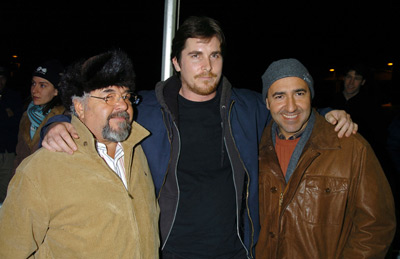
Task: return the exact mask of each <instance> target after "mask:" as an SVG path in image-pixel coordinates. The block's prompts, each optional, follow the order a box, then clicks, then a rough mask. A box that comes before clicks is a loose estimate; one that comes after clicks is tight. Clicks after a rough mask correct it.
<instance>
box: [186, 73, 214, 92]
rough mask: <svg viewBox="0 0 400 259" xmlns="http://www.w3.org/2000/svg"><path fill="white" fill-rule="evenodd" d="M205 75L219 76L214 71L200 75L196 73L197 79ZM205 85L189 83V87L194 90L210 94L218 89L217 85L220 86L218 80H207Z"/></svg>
mask: <svg viewBox="0 0 400 259" xmlns="http://www.w3.org/2000/svg"><path fill="white" fill-rule="evenodd" d="M203 76H207V77H211V78H217V75H216V74H214V73H211V72H210V73H204V74H200V75H196V76H195V79H197V78H199V77H203ZM203 83H204V86H198V85H197V84H194V85H188V88H189V89H190V90H191V91H192V92H193V93H196V94H198V95H209V94H212V93H214V92H215V91H216V90H217V86H218V83H219V82H218V80H215V81H210V82H208V81H205V82H203Z"/></svg>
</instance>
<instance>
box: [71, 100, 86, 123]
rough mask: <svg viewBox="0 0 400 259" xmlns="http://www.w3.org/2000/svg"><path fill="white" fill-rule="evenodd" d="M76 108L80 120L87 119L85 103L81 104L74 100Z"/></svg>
mask: <svg viewBox="0 0 400 259" xmlns="http://www.w3.org/2000/svg"><path fill="white" fill-rule="evenodd" d="M73 102H74V108H75V112H76V114H77V115H78V118H79V119H80V120H82V119H83V118H84V117H85V105H84V104H83V102H79V101H78V100H74V101H73Z"/></svg>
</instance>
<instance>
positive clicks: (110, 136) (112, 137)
mask: <svg viewBox="0 0 400 259" xmlns="http://www.w3.org/2000/svg"><path fill="white" fill-rule="evenodd" d="M114 117H122V118H124V119H125V121H123V122H119V123H118V124H117V126H118V128H117V129H113V128H111V126H110V119H112V118H114ZM131 129H132V125H131V123H130V122H129V114H128V113H127V112H125V111H124V112H117V113H113V114H111V115H110V116H108V118H107V125H106V126H105V127H104V128H103V130H102V135H103V138H104V139H106V140H109V141H111V142H121V141H124V140H126V139H127V138H128V136H129V134H130V133H131Z"/></svg>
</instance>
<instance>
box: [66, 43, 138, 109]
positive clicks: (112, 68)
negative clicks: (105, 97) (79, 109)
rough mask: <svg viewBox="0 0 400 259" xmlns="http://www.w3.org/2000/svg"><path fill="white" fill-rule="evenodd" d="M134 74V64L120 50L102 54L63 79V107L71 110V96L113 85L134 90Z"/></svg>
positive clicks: (72, 68)
mask: <svg viewBox="0 0 400 259" xmlns="http://www.w3.org/2000/svg"><path fill="white" fill-rule="evenodd" d="M135 76H136V75H135V72H134V70H133V65H132V61H131V60H130V59H129V57H128V56H127V54H126V53H125V52H123V51H121V50H112V51H108V52H105V53H101V54H99V55H96V56H94V57H91V58H89V59H87V60H84V61H80V62H77V63H75V64H73V65H71V66H70V67H68V68H67V71H66V72H65V74H64V75H63V76H62V78H61V82H60V87H59V90H60V95H61V99H62V101H63V104H64V106H65V107H66V108H67V109H69V108H70V107H71V105H72V99H71V98H72V97H73V96H78V97H81V96H83V95H84V93H89V92H91V91H93V90H97V89H102V88H105V87H108V86H111V85H116V86H125V87H128V88H129V89H130V90H131V91H134V90H135Z"/></svg>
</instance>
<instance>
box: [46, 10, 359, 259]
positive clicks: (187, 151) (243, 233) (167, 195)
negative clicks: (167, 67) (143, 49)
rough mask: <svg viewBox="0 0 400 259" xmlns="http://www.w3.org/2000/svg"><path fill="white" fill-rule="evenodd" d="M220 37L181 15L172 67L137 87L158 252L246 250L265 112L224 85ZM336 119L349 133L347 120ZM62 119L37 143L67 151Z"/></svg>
mask: <svg viewBox="0 0 400 259" xmlns="http://www.w3.org/2000/svg"><path fill="white" fill-rule="evenodd" d="M225 44H226V43H225V37H224V34H223V32H222V30H221V28H220V26H219V25H218V23H217V22H216V21H215V20H213V19H211V18H208V17H190V18H188V19H187V20H186V21H185V22H184V23H183V24H182V25H181V26H180V28H179V30H178V31H177V33H176V35H175V38H174V40H173V43H172V53H171V60H172V62H173V65H174V68H175V71H176V75H174V76H172V77H171V78H169V79H167V80H166V81H164V82H160V83H158V84H157V85H156V88H155V91H144V92H141V93H140V94H141V95H142V99H143V101H142V102H141V103H140V104H139V105H138V107H137V109H138V117H137V121H138V122H139V123H141V124H142V125H143V126H144V127H145V128H146V129H148V130H149V131H150V132H151V136H150V137H149V138H147V139H145V140H144V141H143V143H142V146H143V150H144V152H145V154H146V156H147V158H148V161H149V167H150V170H151V173H152V175H153V181H154V184H155V188H156V193H157V195H158V201H159V204H160V209H161V214H160V233H161V242H162V245H161V248H162V257H163V259H168V258H240V259H242V258H247V257H253V256H254V254H253V248H254V245H255V243H256V241H257V238H258V232H259V222H258V182H257V178H258V177H257V176H258V141H259V140H260V137H261V133H262V130H263V128H264V126H265V123H266V122H267V120H268V117H269V113H268V112H267V111H266V109H265V106H264V104H263V102H262V99H261V95H260V94H259V93H257V92H253V91H250V90H247V89H238V88H232V86H231V84H230V83H229V82H228V80H227V79H226V78H225V77H224V76H223V75H222V67H223V57H224V55H225V48H226V45H225ZM342 115H345V113H343V114H342ZM328 117H329V115H328ZM338 124H339V127H338V128H341V126H343V125H345V127H344V128H343V131H340V134H342V135H343V134H344V132H346V131H347V130H348V129H349V131H348V132H347V133H349V134H351V132H352V130H353V126H354V125H353V124H352V123H351V121H350V122H349V121H346V119H344V120H343V121H340V122H339V123H338ZM63 125H64V124H59V125H57V127H53V128H51V129H50V131H52V132H50V131H49V133H48V134H47V137H46V138H45V139H44V143H43V146H45V147H46V148H49V149H50V150H57V151H68V152H72V150H73V149H70V148H69V147H73V144H71V141H70V140H68V138H66V140H65V141H64V140H62V139H61V137H60V136H67V135H68V134H67V133H66V132H65V127H64V126H63ZM59 126H60V127H59ZM66 127H68V129H69V130H70V132H74V131H73V130H71V127H70V125H69V124H67V126H66ZM63 129H64V133H62V130H63ZM57 132H58V133H57ZM72 135H73V136H74V137H76V134H75V133H72ZM69 144H71V145H69ZM68 146H69V147H68ZM75 150H76V149H75Z"/></svg>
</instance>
